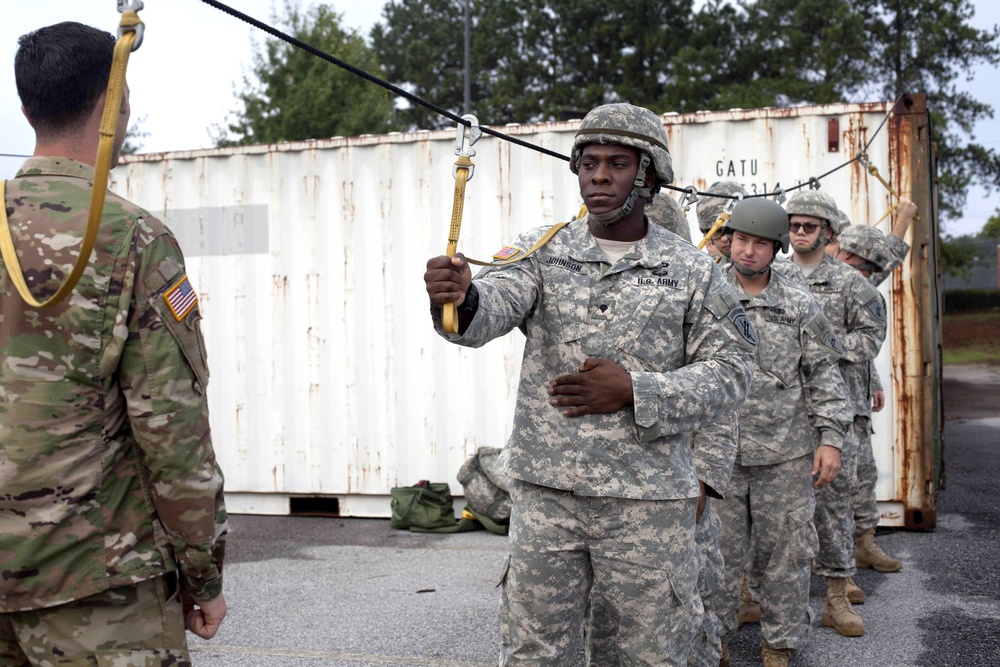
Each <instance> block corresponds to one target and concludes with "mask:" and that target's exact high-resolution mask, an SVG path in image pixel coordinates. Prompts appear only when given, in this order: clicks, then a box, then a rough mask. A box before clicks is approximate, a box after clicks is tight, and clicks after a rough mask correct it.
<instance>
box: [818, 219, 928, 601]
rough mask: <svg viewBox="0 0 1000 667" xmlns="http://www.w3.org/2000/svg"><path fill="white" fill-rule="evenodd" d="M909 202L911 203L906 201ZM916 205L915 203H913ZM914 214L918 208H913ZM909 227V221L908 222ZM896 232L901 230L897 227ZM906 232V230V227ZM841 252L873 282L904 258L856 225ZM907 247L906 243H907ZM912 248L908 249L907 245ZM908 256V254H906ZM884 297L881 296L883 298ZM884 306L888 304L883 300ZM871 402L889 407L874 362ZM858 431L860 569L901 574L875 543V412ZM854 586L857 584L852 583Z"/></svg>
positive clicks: (884, 239) (857, 592)
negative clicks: (872, 420)
mask: <svg viewBox="0 0 1000 667" xmlns="http://www.w3.org/2000/svg"><path fill="white" fill-rule="evenodd" d="M906 203H909V202H906ZM911 206H912V204H911ZM912 209H913V211H915V209H916V207H915V206H912ZM902 215H903V216H909V217H910V218H911V219H912V211H911V209H910V207H907V208H906V209H905V210H904V211H903V212H902ZM906 225H907V226H908V225H909V222H908V221H907V222H906ZM893 228H894V229H893V231H894V232H895V231H896V230H897V229H898V227H897V225H893ZM903 231H904V232H905V227H904V228H903ZM841 238H842V240H841V244H840V252H839V253H838V255H837V258H838V259H840V261H842V262H845V263H846V264H849V265H850V266H853V267H854V268H855V269H857V270H858V271H860V272H861V274H862V275H863V276H864V277H866V278H868V279H869V280H872V279H873V278H878V277H882V278H881V279H883V280H884V277H886V276H888V275H890V274H891V273H892V269H893V268H894V267H895V266H897V265H898V264H899V263H900V262H901V261H902V259H901V258H900V257H899V249H898V246H894V245H893V244H892V243H891V242H890V241H889V239H896V240H897V241H899V242H902V240H901V239H900V238H899V237H898V236H896V235H895V233H894V234H892V235H890V236H885V235H883V234H882V233H881V232H880V231H878V230H877V229H874V228H872V227H865V226H862V225H856V226H854V227H851V228H850V229H848V230H846V231H845V232H844V233H843V234H842V235H841ZM904 245H905V244H904ZM907 249H908V246H907ZM903 256H904V257H905V252H904V253H903ZM879 296H880V297H881V295H879ZM883 306H884V301H883ZM870 379H871V383H872V387H871V392H870V393H871V400H870V403H869V405H870V406H871V409H872V410H874V411H875V412H877V411H879V410H881V409H882V407H883V406H884V405H885V394H884V392H882V386H881V382H880V380H879V377H878V372H877V371H876V370H875V366H874V364H873V363H872V364H871V365H870ZM855 432H856V433H857V436H858V473H857V479H858V486H857V491H856V493H855V496H854V542H855V546H854V559H855V564H856V565H857V567H861V568H872V569H874V570H876V571H878V572H898V571H899V570H901V569H903V563H902V561H900V560H898V559H896V558H893V557H891V556H889V555H888V554H887V553H885V552H884V551H883V550H882V548H881V547H879V545H878V544H877V543H876V542H875V529H876V527H877V526H878V522H879V513H878V502H877V500H876V497H875V485H876V483H877V482H878V468H877V467H876V465H875V456H874V454H873V452H872V442H871V433H872V429H871V412H868V414H867V415H859V416H858V417H856V423H855ZM852 583H853V582H852ZM852 589H853V590H851V591H849V592H850V593H853V595H852V597H851V600H852V601H855V600H857V601H860V602H864V592H863V591H862V590H861V589H860V587H857V586H856V585H855V586H853V587H852Z"/></svg>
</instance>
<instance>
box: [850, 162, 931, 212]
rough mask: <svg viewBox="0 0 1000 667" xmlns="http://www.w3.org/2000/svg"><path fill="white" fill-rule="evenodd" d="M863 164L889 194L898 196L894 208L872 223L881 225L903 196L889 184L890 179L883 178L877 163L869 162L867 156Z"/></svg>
mask: <svg viewBox="0 0 1000 667" xmlns="http://www.w3.org/2000/svg"><path fill="white" fill-rule="evenodd" d="M861 164H862V165H864V166H865V167H866V168H867V169H868V173H869V174H871V175H872V176H874V177H875V178H877V179H878V181H879V182H880V183H881V184H882V185H884V186H885V189H886V190H888V191H889V194H891V195H892V196H893V197H895V198H896V203H895V204H893V206H892V208H890V209H889V210H888V211H886V212H885V215H883V216H882V217H881V218H879V219H878V220H876V221H875V224H873V225H872V227H878V225H879V223H880V222H882V221H883V220H885V219H886V218H888V217H889V216H890V215H892V212H893V211H895V210H896V207H897V206H899V204H900V202H901V201H902V198H901V197H900V196H899V195H898V194H896V191H895V190H893V189H892V186H891V185H889V183H888V181H886V180H885V179H884V178H882V174H880V173H878V167H876V166H875V165H873V164H871V163H870V162H868V158H867V156H865V157H864V159H863V160H862V162H861ZM913 219H914V220H919V219H920V215H919V214H917V215H915V216H913Z"/></svg>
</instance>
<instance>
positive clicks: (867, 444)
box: [854, 234, 910, 538]
mask: <svg viewBox="0 0 1000 667" xmlns="http://www.w3.org/2000/svg"><path fill="white" fill-rule="evenodd" d="M883 236H884V237H885V241H886V245H887V247H888V249H889V252H890V253H891V256H892V262H891V263H890V264H889V265H888V266H887V267H886V268H885V270H884V271H880V272H877V273H873V274H872V275H871V276H869V278H868V279H869V280H870V281H871V282H872V283H873V284H874V285H876V286H878V285H881V284H882V283H883V282H885V280H886V279H887V278H889V276H891V275H892V272H893V271H894V270H895V269H896V267H897V266H899V265H900V264H902V263H903V260H904V259H906V255H907V253H909V252H910V246H909V244H907V243H906V241H904V240H902V239H901V238H899V237H898V236H895V235H893V234H883ZM869 372H870V374H871V379H872V383H871V384H872V390H871V392H869V395H871V394H873V393H874V392H875V391H882V384H881V380H880V378H879V376H878V371H876V370H875V364H874V362H870V363H869ZM861 421H862V423H860V424H856V425H855V427H854V430H855V433H857V436H858V465H857V470H858V472H857V478H858V485H857V490H856V491H855V494H854V536H855V538H857V537H860V536H861V535H863V534H864V533H866V532H868V531H869V530H871V529H872V528H875V527H877V526H878V522H879V513H878V500H877V498H876V495H875V486H876V485H877V484H878V466H877V464H876V463H875V455H874V453H873V452H872V439H871V436H872V429H871V404H870V403H869V410H868V419H867V421H865V420H863V419H862V420H861Z"/></svg>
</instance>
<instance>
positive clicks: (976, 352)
mask: <svg viewBox="0 0 1000 667" xmlns="http://www.w3.org/2000/svg"><path fill="white" fill-rule="evenodd" d="M941 333H942V340H941V343H942V358H943V360H944V363H946V364H972V363H1000V310H988V311H978V312H960V313H953V314H945V316H944V319H943V321H942V332H941Z"/></svg>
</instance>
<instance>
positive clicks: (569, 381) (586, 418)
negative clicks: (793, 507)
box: [424, 104, 754, 666]
mask: <svg viewBox="0 0 1000 667" xmlns="http://www.w3.org/2000/svg"><path fill="white" fill-rule="evenodd" d="M570 168H571V169H572V171H573V172H574V173H576V174H578V178H579V183H580V191H581V195H582V196H583V199H584V202H585V203H586V205H587V208H588V211H589V212H588V214H587V216H586V217H585V218H584V219H581V220H577V221H574V222H572V223H570V224H569V225H568V226H567V227H565V228H563V229H562V230H561V231H560V232H559V233H558V234H556V235H555V236H554V237H553V238H552V240H551V241H549V243H548V244H547V245H545V246H544V247H542V248H541V249H539V250H538V251H537V252H536V253H534V254H532V255H531V256H529V257H527V258H526V259H524V260H523V261H521V262H519V263H514V264H508V265H505V266H497V267H488V268H486V269H485V270H484V271H482V272H481V273H480V274H479V275H478V276H477V277H476V279H475V281H472V279H471V272H470V270H469V266H468V263H467V262H466V261H465V259H464V258H463V257H461V256H456V257H455V258H448V257H436V258H433V259H431V260H429V261H428V262H427V272H426V273H425V274H424V281H425V284H426V288H427V292H428V294H429V296H430V299H431V303H432V307H431V314H432V318H433V322H434V326H435V329H436V330H437V331H438V332H439V333H440V334H441V335H442V336H444V337H445V338H446V339H448V340H451V341H453V342H455V343H457V344H460V345H464V346H469V347H479V346H481V345H484V344H485V343H487V342H488V341H490V340H492V339H494V338H497V337H499V336H502V335H504V334H506V333H508V332H509V331H511V330H513V329H515V328H518V327H521V328H522V330H523V331H524V332H525V335H526V337H527V341H526V344H525V350H524V359H523V362H522V366H521V378H520V384H519V387H518V398H517V406H516V411H515V417H514V426H513V429H512V433H511V437H510V439H509V440H508V442H507V445H506V447H505V448H504V450H503V453H502V454H501V457H500V466H501V469H502V470H503V472H505V473H506V474H508V475H509V476H510V477H512V478H513V482H512V484H511V489H510V491H511V499H512V501H513V510H512V515H511V521H510V541H509V545H510V546H509V548H510V554H509V557H508V559H507V564H506V566H505V569H504V573H503V577H502V585H503V587H502V594H501V639H502V645H501V658H500V664H501V665H523V664H531V665H561V664H566V662H567V661H568V660H569V659H570V655H568V653H569V651H570V650H571V647H572V646H573V645H574V644H575V642H576V641H577V640H578V639H579V637H580V635H581V632H582V626H583V621H584V611H585V609H586V604H587V599H588V596H589V594H590V590H591V586H592V585H594V586H596V587H597V588H598V589H599V590H600V592H601V594H602V596H603V599H604V601H605V602H606V606H607V608H608V610H609V612H610V613H611V614H612V616H613V617H614V619H613V620H614V621H615V622H616V623H618V626H619V628H620V629H619V632H618V638H617V639H618V650H619V654H620V656H621V659H622V661H623V662H625V664H629V665H676V666H680V665H685V664H686V663H687V658H688V653H689V651H690V647H691V643H692V640H693V638H694V634H695V630H696V628H695V627H694V626H695V624H696V623H697V622H698V620H699V619H698V618H697V607H698V597H697V592H696V586H697V575H698V562H697V549H696V546H695V538H694V536H695V524H696V516H697V513H698V512H697V510H698V506H699V498H700V497H704V496H706V495H719V492H720V490H722V489H723V488H724V487H725V485H726V481H727V479H728V469H729V465H730V464H731V462H730V461H727V460H726V452H725V451H719V452H715V451H703V452H699V451H697V450H696V449H695V448H693V447H692V442H691V433H692V432H693V431H695V430H697V429H698V428H700V427H702V426H703V425H706V424H710V423H713V422H716V421H717V420H719V419H720V418H723V415H726V414H732V411H733V409H734V406H738V405H739V403H740V402H741V401H742V400H743V397H744V395H745V392H746V390H747V387H748V386H749V383H750V379H751V378H750V366H751V361H750V360H751V356H752V350H753V343H752V341H753V340H754V336H753V332H752V329H751V327H750V326H749V324H748V323H747V322H746V318H745V316H744V314H743V312H742V309H741V308H740V306H739V304H738V303H737V302H736V300H735V296H734V293H733V291H732V289H731V288H730V287H729V286H728V285H727V284H726V283H725V281H724V280H723V279H722V276H721V274H720V273H719V269H718V267H717V266H715V264H714V263H713V262H712V261H711V259H710V258H709V257H707V256H706V255H704V254H703V253H699V252H698V251H697V250H696V249H695V248H694V247H693V246H691V245H690V244H689V243H687V242H685V241H683V240H681V239H679V238H677V237H676V236H675V235H673V234H669V233H667V232H666V231H664V230H663V229H661V228H659V227H658V226H656V225H649V224H647V221H646V219H645V217H644V215H643V209H644V206H645V204H646V203H647V201H648V199H649V198H650V197H651V196H652V195H653V194H654V193H655V191H656V189H657V187H658V186H659V185H660V184H661V183H669V182H670V180H671V179H672V177H673V172H672V169H671V165H670V154H669V152H668V150H667V135H666V132H665V131H664V128H663V123H662V120H661V119H660V118H659V117H657V116H656V115H655V114H653V113H652V112H650V111H649V110H647V109H642V108H640V107H635V106H632V105H629V104H611V105H605V106H601V107H597V108H596V109H594V110H593V111H591V112H590V113H588V114H587V116H586V118H584V120H583V122H582V123H581V125H580V128H579V130H578V131H577V135H576V138H575V141H574V146H573V151H572V155H571V161H570ZM545 231H546V230H545V229H544V228H543V229H536V230H534V231H531V232H528V233H526V234H523V235H522V236H521V237H520V238H519V240H518V241H517V243H516V247H519V248H522V249H523V248H528V247H531V246H532V245H533V244H534V243H535V241H536V240H537V239H539V238H540V237H541V236H542V235H543V234H544V232H545ZM449 302H452V303H457V304H458V311H459V313H458V315H459V332H460V333H458V334H445V333H444V332H443V327H442V324H441V318H442V315H441V306H442V305H443V304H445V303H449ZM699 456H700V457H702V458H703V459H704V460H706V461H711V462H712V463H713V465H712V466H711V467H707V468H706V472H705V473H702V474H705V475H706V476H708V477H709V478H708V479H701V480H699V479H698V476H697V475H698V472H696V463H695V461H696V458H697V457H699Z"/></svg>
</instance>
